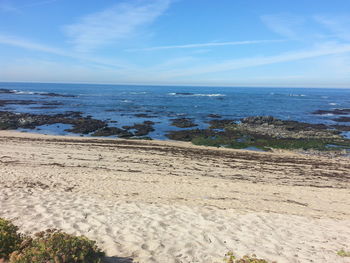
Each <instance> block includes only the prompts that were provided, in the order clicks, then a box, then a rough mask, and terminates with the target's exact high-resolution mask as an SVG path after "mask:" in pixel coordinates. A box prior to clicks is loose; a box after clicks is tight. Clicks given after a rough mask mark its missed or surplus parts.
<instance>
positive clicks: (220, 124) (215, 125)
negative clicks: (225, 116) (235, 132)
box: [209, 120, 235, 129]
mask: <svg viewBox="0 0 350 263" xmlns="http://www.w3.org/2000/svg"><path fill="white" fill-rule="evenodd" d="M234 123H235V121H234V120H211V121H209V124H210V129H224V128H225V127H226V126H227V125H232V124H234Z"/></svg>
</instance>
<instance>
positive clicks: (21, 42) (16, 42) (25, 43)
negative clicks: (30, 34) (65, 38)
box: [0, 34, 130, 68]
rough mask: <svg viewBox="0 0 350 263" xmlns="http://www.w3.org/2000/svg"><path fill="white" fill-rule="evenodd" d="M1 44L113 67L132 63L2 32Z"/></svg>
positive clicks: (121, 66) (0, 36) (124, 66)
mask: <svg viewBox="0 0 350 263" xmlns="http://www.w3.org/2000/svg"><path fill="white" fill-rule="evenodd" d="M0 44H5V45H9V46H15V47H20V48H24V49H28V50H35V51H39V52H44V53H49V54H54V55H58V56H62V57H68V58H72V59H76V60H82V61H86V62H91V63H95V64H99V65H104V66H108V67H113V68H126V67H128V66H130V65H128V63H126V62H118V61H110V60H108V59H102V58H97V57H92V56H87V55H81V54H77V53H74V52H70V51H65V50H63V49H60V48H55V47H50V46H47V45H43V44H40V43H37V42H33V41H30V40H27V39H23V38H18V37H15V36H9V35H2V34H0Z"/></svg>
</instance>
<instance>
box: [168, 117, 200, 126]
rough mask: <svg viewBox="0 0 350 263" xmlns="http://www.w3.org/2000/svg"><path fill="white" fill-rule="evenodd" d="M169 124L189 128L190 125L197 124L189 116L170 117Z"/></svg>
mask: <svg viewBox="0 0 350 263" xmlns="http://www.w3.org/2000/svg"><path fill="white" fill-rule="evenodd" d="M171 125H172V126H175V127H178V128H190V127H195V126H198V125H197V124H195V123H194V122H193V119H189V118H178V119H172V120H171Z"/></svg>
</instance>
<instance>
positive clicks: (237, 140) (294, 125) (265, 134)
mask: <svg viewBox="0 0 350 263" xmlns="http://www.w3.org/2000/svg"><path fill="white" fill-rule="evenodd" d="M209 124H210V126H209V128H207V129H201V130H200V129H192V130H180V131H172V132H169V133H168V134H167V136H168V138H170V139H174V140H182V141H191V142H192V143H193V144H195V145H205V146H215V147H227V148H235V149H256V150H263V151H270V150H272V149H289V150H294V149H301V150H311V149H312V150H319V151H342V150H345V149H348V148H350V140H349V139H346V138H344V137H343V136H342V135H341V131H340V130H337V129H334V128H332V127H328V126H326V125H324V124H309V123H303V122H297V121H285V120H280V119H276V118H274V117H272V116H253V117H248V118H244V119H242V120H240V121H239V122H237V121H234V120H213V121H210V122H209Z"/></svg>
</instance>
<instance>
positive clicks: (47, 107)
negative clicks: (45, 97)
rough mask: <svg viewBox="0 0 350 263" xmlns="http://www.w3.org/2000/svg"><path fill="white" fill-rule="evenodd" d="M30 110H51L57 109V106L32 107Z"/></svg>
mask: <svg viewBox="0 0 350 263" xmlns="http://www.w3.org/2000/svg"><path fill="white" fill-rule="evenodd" d="M30 109H33V110H49V109H57V107H55V106H37V107H30Z"/></svg>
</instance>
